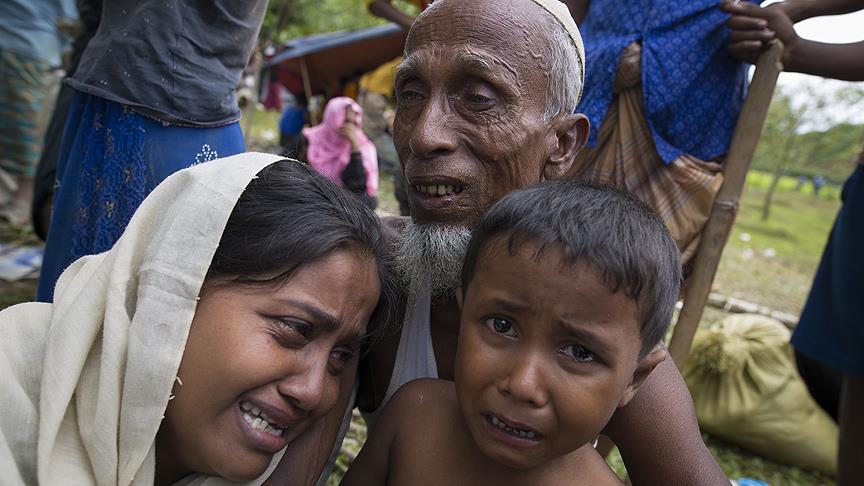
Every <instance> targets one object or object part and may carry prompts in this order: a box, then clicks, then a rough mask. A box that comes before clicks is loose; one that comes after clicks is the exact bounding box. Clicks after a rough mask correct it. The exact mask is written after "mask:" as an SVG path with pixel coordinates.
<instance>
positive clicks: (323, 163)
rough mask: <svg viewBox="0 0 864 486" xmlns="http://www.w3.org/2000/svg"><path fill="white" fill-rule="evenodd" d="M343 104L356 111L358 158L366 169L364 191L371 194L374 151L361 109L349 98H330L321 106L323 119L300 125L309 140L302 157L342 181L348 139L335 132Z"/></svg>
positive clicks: (375, 177)
mask: <svg viewBox="0 0 864 486" xmlns="http://www.w3.org/2000/svg"><path fill="white" fill-rule="evenodd" d="M347 106H350V107H351V109H352V110H353V111H354V112H355V113H357V131H358V133H357V139H358V140H359V141H360V158H361V159H362V160H363V168H364V169H365V172H366V193H367V194H369V195H370V196H372V197H375V196H376V195H377V194H378V151H377V150H376V149H375V144H373V143H372V142H371V141H369V139H368V138H367V137H366V134H365V133H363V130H362V125H361V119H362V118H363V110H362V109H361V108H360V105H358V104H357V102H356V101H354V100H352V99H351V98H348V97H345V96H339V97H337V98H332V99H331V100H330V101H329V102H327V107H326V108H324V120H323V121H322V122H321V123H320V124H318V125H317V126H314V127H311V128H304V129H303V136H305V137H306V140H307V141H308V142H309V145H308V148H307V149H306V159H307V160H308V161H309V165H311V166H312V167H314V168H315V170H317V171H318V172H320V173H321V174H323V175H325V176H327V177H328V178H329V179H330V180H332V181H334V182H336V184H338V185H340V186H341V185H342V177H341V176H342V171H344V170H345V167H347V166H348V161H349V160H350V159H351V142H349V141H348V139H346V138H345V137H343V136H342V134H341V133H340V132H339V129H340V128H342V125H344V124H345V107H347Z"/></svg>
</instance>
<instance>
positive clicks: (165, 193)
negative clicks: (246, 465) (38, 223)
mask: <svg viewBox="0 0 864 486" xmlns="http://www.w3.org/2000/svg"><path fill="white" fill-rule="evenodd" d="M280 159H281V157H278V156H275V155H266V154H254V153H248V154H242V155H237V156H234V157H228V158H225V159H220V160H214V161H211V162H207V163H205V164H202V165H198V166H195V167H192V168H189V169H186V170H182V171H180V172H177V173H175V174H174V175H172V176H170V177H169V178H167V179H166V180H165V181H164V182H163V183H162V184H160V185H159V186H158V187H157V188H156V189H155V190H154V191H153V192H152V193H151V194H150V195H149V196H148V197H147V199H145V200H144V202H143V203H142V204H141V206H140V208H138V210H137V211H136V212H135V215H134V216H133V217H132V220H131V221H130V222H129V225H128V227H127V228H126V231H125V232H124V233H123V236H122V237H121V238H120V239H119V240H118V241H117V243H116V244H115V245H114V247H113V248H111V250H109V251H107V252H105V253H102V254H99V255H94V256H87V257H84V258H81V259H79V260H78V261H76V262H75V263H73V264H72V265H71V266H70V267H69V268H68V269H67V270H66V271H65V272H63V274H62V275H61V276H60V279H59V280H58V282H57V287H56V290H55V295H54V303H53V304H40V303H30V304H21V305H17V306H14V307H11V308H9V309H6V310H4V311H2V312H0V330H2V336H3V338H2V339H0V411H2V412H0V477H2V478H3V481H2V482H3V484H37V483H38V484H42V485H55V484H63V485H69V484H98V485H113V484H122V485H127V484H133V485H144V484H147V485H152V484H153V481H154V474H155V460H154V458H155V442H156V432H157V431H158V430H159V425H160V423H161V422H162V419H163V415H164V413H165V409H166V406H167V404H168V399H169V395H170V393H171V389H172V385H173V383H174V380H175V378H176V376H177V369H178V368H179V366H180V358H181V357H182V355H183V350H184V347H185V344H186V338H187V336H188V334H189V327H190V324H191V323H192V317H193V315H194V314H195V307H196V304H197V298H198V293H199V290H200V288H201V284H202V282H203V281H204V277H205V276H206V274H207V270H208V268H209V267H210V262H211V260H212V259H213V254H214V252H215V251H216V247H217V246H218V244H219V240H220V239H221V237H222V232H223V231H224V229H225V225H226V223H227V221H228V217H229V215H230V214H231V211H232V210H233V208H234V205H235V204H236V202H237V200H238V198H239V197H240V195H241V194H242V193H243V191H244V190H245V188H246V186H247V185H248V184H249V182H250V181H251V180H252V179H253V178H254V177H255V175H256V174H257V173H258V172H259V171H261V169H263V168H264V167H266V166H268V165H270V164H272V163H273V162H276V161H278V160H280ZM275 462H276V460H275V459H274V461H273V463H272V464H271V469H272V467H273V466H274V465H275ZM268 471H269V470H268ZM266 475H267V473H265V476H263V477H266ZM188 480H189V478H186V481H188ZM205 482H207V481H202V482H200V483H199V482H196V484H203V483H205ZM260 482H261V481H260V480H259V481H256V482H255V483H256V484H257V483H260Z"/></svg>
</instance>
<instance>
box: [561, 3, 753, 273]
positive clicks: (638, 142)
mask: <svg viewBox="0 0 864 486" xmlns="http://www.w3.org/2000/svg"><path fill="white" fill-rule="evenodd" d="M571 3H581V7H579V8H573V6H571V12H574V11H579V10H581V11H584V9H585V6H586V5H585V4H586V3H588V2H571ZM578 20H580V19H577V21H578ZM725 20H726V16H725V15H724V14H723V12H720V11H718V9H717V2H716V1H714V0H695V1H691V2H684V3H682V2H676V1H671V0H637V1H631V0H627V1H624V0H608V1H602V2H601V1H594V2H590V4H589V5H587V14H586V15H585V18H584V20H582V22H581V25H580V29H581V31H582V35H583V36H584V39H585V51H586V55H587V59H586V64H587V65H588V66H590V69H588V71H587V73H586V79H585V92H584V96H583V97H582V102H581V103H580V105H579V107H578V108H577V111H580V112H582V113H584V114H585V115H587V116H588V118H589V120H591V122H592V127H591V134H590V136H589V139H588V147H589V148H588V149H586V150H583V151H582V152H581V153H580V154H579V156H578V157H577V159H576V162H575V163H574V165H573V169H572V170H571V172H570V174H569V175H570V176H571V177H575V178H578V179H585V180H591V181H595V182H599V183H603V184H608V185H611V186H613V187H618V188H621V189H626V190H627V191H629V192H631V193H633V194H635V195H636V196H637V197H639V198H640V199H642V200H643V201H644V202H646V203H647V204H648V205H649V206H651V207H652V208H653V209H654V210H655V211H657V213H658V214H659V215H660V217H661V218H662V219H663V221H664V222H665V223H666V225H667V227H668V228H669V231H670V232H671V233H672V235H673V237H674V238H675V241H676V242H677V243H678V246H679V248H680V249H681V250H682V253H683V255H682V262H686V261H687V260H688V259H689V258H690V257H692V256H693V254H694V253H695V251H696V247H697V246H698V236H699V233H700V232H701V230H702V227H703V226H704V224H705V222H706V221H707V219H708V216H709V214H710V212H711V206H712V203H713V201H714V197H715V196H716V194H717V192H718V191H719V189H720V186H721V185H722V182H723V176H722V174H721V172H720V171H721V169H722V166H721V165H720V164H719V161H720V160H721V159H722V157H723V156H724V155H725V153H726V151H727V149H728V147H729V142H730V140H731V138H732V132H733V130H734V128H735V123H736V121H737V119H738V112H739V109H740V107H741V103H742V101H743V97H744V93H745V83H746V77H745V75H746V68H745V66H744V65H743V64H742V63H740V62H737V61H736V60H735V59H733V58H732V56H731V55H730V54H729V52H728V50H727V48H726V47H727V42H728V31H727V29H726V27H725V25H724V22H725Z"/></svg>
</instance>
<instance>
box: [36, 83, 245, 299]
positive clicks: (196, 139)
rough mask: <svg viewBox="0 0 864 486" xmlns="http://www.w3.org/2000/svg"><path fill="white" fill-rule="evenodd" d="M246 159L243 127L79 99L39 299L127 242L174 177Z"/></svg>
mask: <svg viewBox="0 0 864 486" xmlns="http://www.w3.org/2000/svg"><path fill="white" fill-rule="evenodd" d="M244 151H245V144H244V141H243V133H242V132H241V130H240V124H239V123H236V122H235V123H232V124H230V125H226V126H223V127H216V128H197V127H181V126H176V125H166V124H163V123H162V122H159V121H157V120H154V119H151V118H147V117H145V116H143V115H140V114H138V113H136V112H135V111H133V110H131V109H130V108H128V107H125V106H124V105H122V104H119V103H115V102H112V101H108V100H105V99H103V98H99V97H96V96H92V95H88V94H84V93H80V92H78V93H75V97H74V99H73V100H72V104H71V106H70V108H69V117H68V118H67V120H66V128H65V130H64V133H63V140H62V142H61V145H60V155H59V157H58V160H57V182H56V184H57V187H56V190H55V192H54V209H53V213H52V216H51V226H50V228H49V229H48V238H47V240H46V242H45V258H44V260H43V263H42V273H41V274H40V276H39V289H38V291H37V294H36V299H37V300H39V301H44V302H50V301H51V300H52V298H53V295H54V284H55V283H56V282H57V278H58V277H59V276H60V274H61V273H62V272H63V270H65V269H66V267H67V266H69V265H70V264H71V263H72V262H74V261H75V260H76V259H78V258H79V257H81V256H84V255H91V254H95V253H101V252H103V251H106V250H108V249H110V248H111V246H112V245H113V244H114V242H116V241H117V239H118V238H120V235H121V234H122V233H123V230H124V229H125V228H126V224H127V223H128V222H129V219H130V218H131V217H132V213H134V212H135V209H136V208H137V207H138V205H140V204H141V202H142V201H143V200H144V198H145V197H146V196H147V194H149V193H150V191H152V190H153V189H154V188H155V187H156V186H157V185H158V184H159V183H160V182H161V181H162V180H163V179H165V178H166V177H168V176H169V175H171V174H172V173H174V172H176V171H178V170H181V169H184V168H186V167H189V166H191V165H194V164H199V163H202V162H207V161H209V160H213V159H216V158H219V157H227V156H229V155H234V154H238V153H241V152H244Z"/></svg>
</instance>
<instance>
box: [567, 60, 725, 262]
mask: <svg viewBox="0 0 864 486" xmlns="http://www.w3.org/2000/svg"><path fill="white" fill-rule="evenodd" d="M641 54H642V52H641V47H640V46H639V44H637V43H634V44H631V45H630V46H628V47H627V49H625V51H624V53H623V54H622V57H621V62H620V64H619V65H618V71H617V73H616V78H615V88H614V91H615V95H616V96H615V97H614V98H613V101H612V104H611V105H610V106H609V110H608V111H607V113H606V117H605V119H604V120H603V123H602V124H601V126H600V132H599V137H598V141H597V146H596V147H595V148H593V149H589V148H586V149H583V151H582V152H581V153H580V154H579V156H578V157H577V158H576V162H575V163H574V164H573V168H572V169H571V171H570V173H569V174H568V175H569V177H571V178H575V179H580V180H587V181H591V182H595V183H599V184H604V185H608V186H612V187H615V188H618V189H622V190H626V191H628V192H630V193H632V194H634V195H635V196H636V197H638V198H639V199H641V200H642V201H643V202H645V203H646V204H648V205H649V206H650V207H651V208H653V209H654V211H656V212H657V214H658V215H659V216H660V218H661V219H663V221H664V222H665V223H666V227H667V228H669V232H670V233H672V236H673V237H674V238H675V241H676V242H677V243H678V248H679V249H680V250H681V253H682V255H681V259H682V260H681V261H682V262H683V263H685V264H686V263H687V262H688V260H690V258H691V257H692V256H693V255H694V254H695V253H696V248H697V246H698V244H699V234H700V233H701V231H702V228H703V227H704V226H705V223H706V221H707V220H708V216H709V215H710V214H711V206H712V204H713V202H714V198H715V197H716V195H717V192H718V191H719V190H720V186H721V185H722V184H723V174H722V172H721V170H722V166H721V165H720V164H719V163H717V162H709V161H703V160H700V159H698V158H696V157H693V156H690V155H682V156H680V157H678V158H676V159H674V160H673V161H672V163H670V164H669V165H665V164H664V163H663V159H662V158H661V157H660V154H658V153H657V148H656V146H655V145H654V141H653V139H652V135H651V129H650V128H649V127H648V123H647V121H646V120H645V113H644V110H643V104H642V99H643V91H642V82H641V62H640V60H641Z"/></svg>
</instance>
